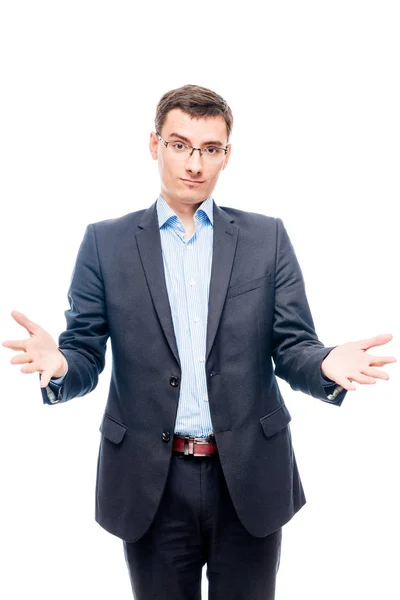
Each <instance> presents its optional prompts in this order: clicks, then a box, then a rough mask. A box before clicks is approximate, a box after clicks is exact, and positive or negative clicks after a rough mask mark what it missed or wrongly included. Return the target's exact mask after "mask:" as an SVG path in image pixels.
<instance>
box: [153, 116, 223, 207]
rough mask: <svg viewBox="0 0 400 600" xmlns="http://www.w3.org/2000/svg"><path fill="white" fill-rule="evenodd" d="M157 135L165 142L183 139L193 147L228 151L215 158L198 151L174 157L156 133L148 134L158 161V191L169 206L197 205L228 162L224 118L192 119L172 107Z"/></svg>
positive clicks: (206, 194)
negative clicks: (159, 179) (225, 149)
mask: <svg viewBox="0 0 400 600" xmlns="http://www.w3.org/2000/svg"><path fill="white" fill-rule="evenodd" d="M160 135H161V137H162V138H163V140H165V141H166V142H182V143H184V144H187V145H189V146H193V147H195V148H204V147H206V146H219V147H222V148H225V147H226V146H228V151H227V153H226V155H225V156H223V157H222V158H221V159H218V160H217V161H211V160H207V158H206V157H205V156H204V155H203V156H202V157H200V153H199V151H198V150H195V151H194V152H193V153H192V156H190V157H188V158H182V157H181V156H177V155H176V154H175V153H174V152H173V151H172V149H171V148H170V147H168V148H166V147H165V146H164V144H162V142H160V141H159V139H158V137H157V135H156V134H155V133H154V132H152V133H151V134H150V152H151V155H152V157H153V158H154V160H158V169H159V172H160V178H161V194H162V196H163V198H164V199H165V200H167V201H168V202H169V204H171V205H180V204H181V205H182V204H187V205H195V204H200V203H201V202H203V201H204V200H206V198H208V196H210V195H211V193H212V191H213V190H214V188H215V185H216V183H217V181H218V177H219V174H220V173H221V171H222V170H223V169H224V168H225V167H226V165H227V164H228V160H229V156H230V152H231V145H230V144H228V143H227V142H228V140H227V131H226V124H225V120H224V118H223V117H222V116H217V117H201V118H199V119H192V118H191V117H190V115H188V114H187V113H185V112H183V111H182V110H180V109H178V108H175V109H173V110H171V111H169V113H168V114H167V117H166V119H165V122H164V125H163V128H162V131H160Z"/></svg>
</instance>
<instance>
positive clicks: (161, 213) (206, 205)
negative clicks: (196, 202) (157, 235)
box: [156, 194, 214, 229]
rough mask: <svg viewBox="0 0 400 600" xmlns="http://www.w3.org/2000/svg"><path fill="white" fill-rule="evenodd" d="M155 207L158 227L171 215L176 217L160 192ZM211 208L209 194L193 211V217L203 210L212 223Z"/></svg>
mask: <svg viewBox="0 0 400 600" xmlns="http://www.w3.org/2000/svg"><path fill="white" fill-rule="evenodd" d="M156 207H157V217H158V226H159V228H160V229H161V227H162V226H163V225H165V223H166V222H167V221H168V220H169V219H171V218H172V217H176V218H178V216H177V214H176V213H175V212H174V211H173V210H172V208H171V207H170V205H169V204H168V202H166V201H165V200H164V198H163V197H162V196H161V194H160V195H159V197H158V199H157V204H156ZM213 208H214V206H213V198H212V196H209V197H208V198H207V199H206V200H204V201H203V202H202V203H201V204H200V206H199V207H198V209H197V210H196V212H195V213H194V218H195V219H196V215H197V213H200V212H203V213H204V214H205V215H207V217H208V220H209V221H210V223H211V225H214V220H213Z"/></svg>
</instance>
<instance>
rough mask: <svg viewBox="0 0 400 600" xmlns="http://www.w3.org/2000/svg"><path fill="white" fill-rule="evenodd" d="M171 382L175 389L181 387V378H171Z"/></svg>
mask: <svg viewBox="0 0 400 600" xmlns="http://www.w3.org/2000/svg"><path fill="white" fill-rule="evenodd" d="M169 382H170V384H171V385H172V386H173V387H177V386H178V385H179V377H175V375H174V376H173V377H171V379H170V380H169Z"/></svg>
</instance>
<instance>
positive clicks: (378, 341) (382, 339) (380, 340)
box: [358, 333, 393, 350]
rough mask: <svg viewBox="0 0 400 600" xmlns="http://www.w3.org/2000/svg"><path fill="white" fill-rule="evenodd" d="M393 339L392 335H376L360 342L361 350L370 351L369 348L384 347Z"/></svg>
mask: <svg viewBox="0 0 400 600" xmlns="http://www.w3.org/2000/svg"><path fill="white" fill-rule="evenodd" d="M392 338H393V336H392V334H391V333H381V334H380V335H376V336H374V337H372V338H367V339H366V340H360V341H359V342H358V344H359V347H360V348H361V350H368V349H369V348H373V347H374V346H383V345H384V344H387V343H388V342H390V340H391V339H392Z"/></svg>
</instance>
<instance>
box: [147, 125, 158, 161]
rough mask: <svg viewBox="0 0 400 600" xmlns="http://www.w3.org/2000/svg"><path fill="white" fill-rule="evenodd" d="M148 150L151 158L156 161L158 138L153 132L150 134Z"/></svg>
mask: <svg viewBox="0 0 400 600" xmlns="http://www.w3.org/2000/svg"><path fill="white" fill-rule="evenodd" d="M149 150H150V154H151V156H152V158H153V159H154V160H157V157H158V137H157V134H156V132H155V131H152V132H151V133H150V140H149Z"/></svg>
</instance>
